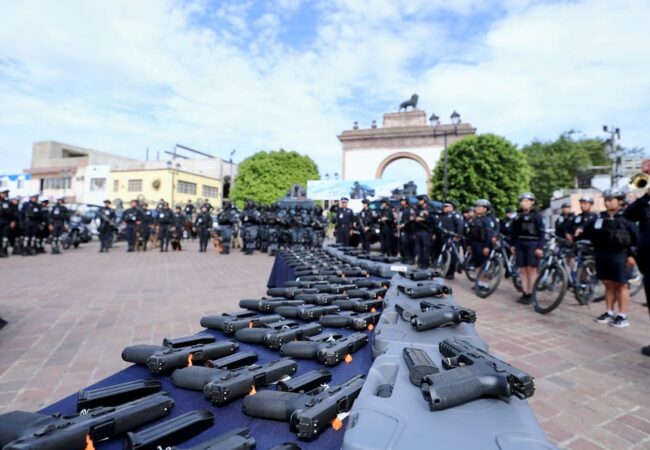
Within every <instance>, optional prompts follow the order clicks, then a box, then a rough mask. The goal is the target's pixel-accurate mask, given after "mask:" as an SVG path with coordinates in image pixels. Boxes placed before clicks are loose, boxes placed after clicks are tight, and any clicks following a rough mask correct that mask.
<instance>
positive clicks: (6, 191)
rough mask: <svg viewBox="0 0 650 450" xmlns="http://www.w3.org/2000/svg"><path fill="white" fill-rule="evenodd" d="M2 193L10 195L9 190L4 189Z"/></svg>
mask: <svg viewBox="0 0 650 450" xmlns="http://www.w3.org/2000/svg"><path fill="white" fill-rule="evenodd" d="M0 192H2V193H3V194H8V193H9V189H3V190H1V191H0Z"/></svg>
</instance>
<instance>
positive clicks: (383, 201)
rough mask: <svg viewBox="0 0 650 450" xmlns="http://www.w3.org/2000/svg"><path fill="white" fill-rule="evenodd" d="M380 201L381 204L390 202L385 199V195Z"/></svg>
mask: <svg viewBox="0 0 650 450" xmlns="http://www.w3.org/2000/svg"><path fill="white" fill-rule="evenodd" d="M381 203H382V204H384V203H385V204H387V205H388V204H389V203H390V202H389V201H388V199H387V198H386V197H384V198H382V199H381Z"/></svg>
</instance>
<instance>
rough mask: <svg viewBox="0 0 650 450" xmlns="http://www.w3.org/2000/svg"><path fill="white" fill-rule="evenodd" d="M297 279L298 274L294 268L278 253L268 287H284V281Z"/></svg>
mask: <svg viewBox="0 0 650 450" xmlns="http://www.w3.org/2000/svg"><path fill="white" fill-rule="evenodd" d="M295 279H296V274H295V273H294V271H293V269H292V268H291V267H289V266H288V265H287V262H286V261H285V260H284V257H283V256H282V255H277V256H276V257H275V262H274V263H273V268H272V269H271V274H270V275H269V281H268V283H267V284H266V287H270V288H274V287H284V283H286V282H287V281H290V280H295Z"/></svg>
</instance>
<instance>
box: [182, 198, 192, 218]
mask: <svg viewBox="0 0 650 450" xmlns="http://www.w3.org/2000/svg"><path fill="white" fill-rule="evenodd" d="M184 212H185V218H186V219H187V220H188V221H191V220H192V216H193V215H194V205H193V204H192V200H188V201H187V205H185V209H184Z"/></svg>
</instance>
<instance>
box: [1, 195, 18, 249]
mask: <svg viewBox="0 0 650 450" xmlns="http://www.w3.org/2000/svg"><path fill="white" fill-rule="evenodd" d="M15 226H16V211H15V209H14V205H13V203H12V202H11V201H10V200H9V189H4V190H2V191H0V258H6V257H7V256H9V232H10V230H11V228H14V227H15Z"/></svg>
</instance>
